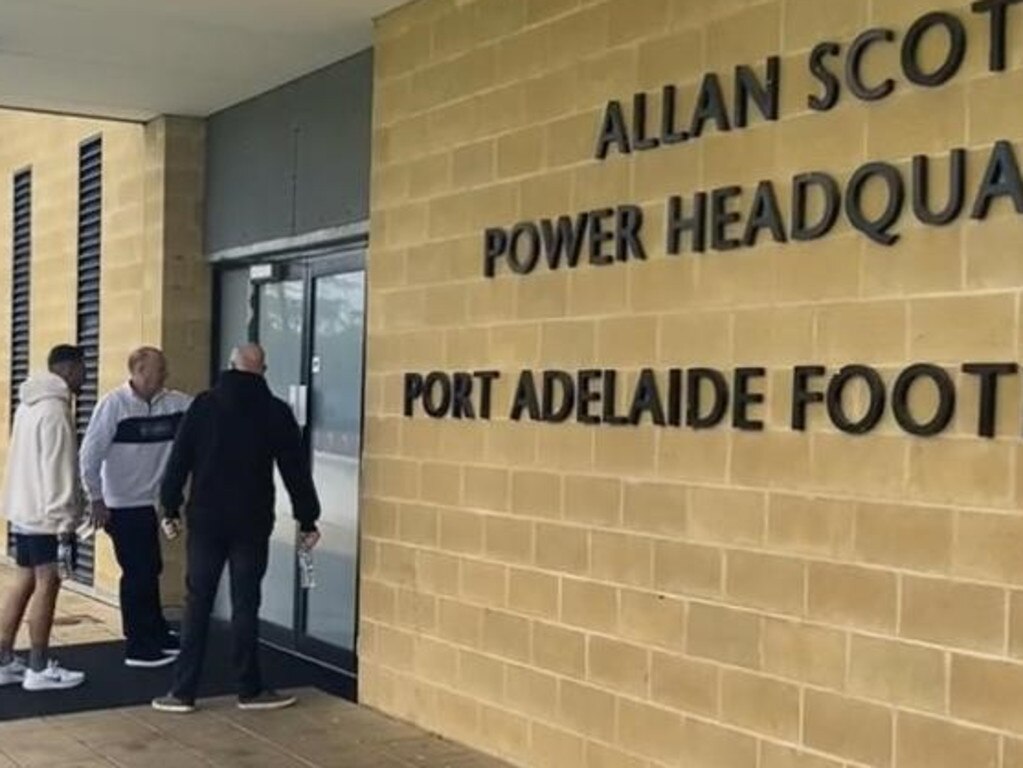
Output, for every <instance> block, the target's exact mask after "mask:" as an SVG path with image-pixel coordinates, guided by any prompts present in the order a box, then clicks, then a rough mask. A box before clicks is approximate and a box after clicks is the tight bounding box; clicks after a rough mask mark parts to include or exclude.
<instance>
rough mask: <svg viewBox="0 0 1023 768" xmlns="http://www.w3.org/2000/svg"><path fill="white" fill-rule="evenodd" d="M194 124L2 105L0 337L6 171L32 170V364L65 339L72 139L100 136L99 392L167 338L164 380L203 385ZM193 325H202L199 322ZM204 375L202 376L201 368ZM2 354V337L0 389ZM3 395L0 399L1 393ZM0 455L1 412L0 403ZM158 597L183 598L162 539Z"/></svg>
mask: <svg viewBox="0 0 1023 768" xmlns="http://www.w3.org/2000/svg"><path fill="white" fill-rule="evenodd" d="M202 135H203V133H202V124H201V122H197V121H190V120H180V119H166V118H161V119H159V120H156V121H153V122H152V123H150V124H148V125H145V126H143V125H139V124H129V123H120V122H107V121H101V120H86V119H76V118H66V117H55V116H49V115H35V114H31V113H25V112H11V111H6V112H5V111H0V337H2V338H9V334H10V320H11V317H10V285H11V214H10V211H11V194H12V191H11V178H12V176H13V174H14V173H17V172H18V171H20V170H22V169H23V168H25V167H27V166H31V168H32V276H31V280H32V294H31V341H30V344H31V364H32V365H31V367H32V370H38V369H40V368H42V367H44V366H45V363H46V354H47V352H48V351H49V349H50V348H51V347H52V346H53V345H55V344H59V343H65V342H72V343H73V342H74V340H75V332H76V326H75V323H76V320H75V307H76V303H75V302H76V275H77V271H76V270H77V227H78V147H79V145H80V144H81V143H82V142H85V141H88V140H90V139H92V138H94V137H96V136H102V138H103V221H102V246H101V248H102V251H101V253H102V255H101V261H102V270H103V271H102V285H101V288H100V297H101V307H100V333H101V338H100V370H99V390H100V392H101V393H106V392H108V391H110V390H111V389H114V388H115V387H117V386H119V385H120V384H122V383H123V382H124V381H125V379H126V378H127V369H126V366H127V359H128V355H129V354H130V352H131V351H132V350H133V349H135V348H136V347H138V346H140V345H142V344H155V345H157V346H159V345H161V344H166V346H167V347H168V352H169V354H170V357H171V359H170V365H171V373H172V382H171V385H172V386H176V387H179V388H182V389H184V390H186V391H193V392H194V391H197V390H198V389H199V388H201V387H202V386H204V385H205V383H206V372H207V364H208V360H209V332H210V317H209V316H210V304H209V289H208V274H207V272H208V269H207V267H206V265H205V264H204V262H203V257H202V250H201V221H200V201H201V194H202V184H201V179H202V170H201V169H202V162H203V154H202V151H203V144H202ZM198 326H201V327H198ZM200 372H201V375H200ZM9 389H10V356H9V347H8V346H7V344H6V343H4V344H2V345H0V393H2V394H3V396H4V397H5V398H6V397H8V394H9ZM4 402H7V400H4ZM0 411H2V415H0V461H3V462H5V461H6V448H7V434H8V432H9V429H10V426H9V424H8V421H9V416H8V410H7V409H4V408H0ZM96 547H97V554H96V587H97V588H98V589H99V590H101V591H104V592H108V593H110V594H116V593H117V580H118V578H119V576H120V571H119V569H118V566H117V563H116V561H115V558H114V554H113V549H112V547H111V545H110V541H109V539H108V537H106V536H99V537H97V539H96ZM165 557H166V561H167V562H166V569H165V575H164V598H165V603H168V604H170V605H175V604H180V601H181V599H182V596H183V592H184V585H183V579H182V561H183V551H182V548H181V546H180V545H173V546H171V545H168V546H166V547H165Z"/></svg>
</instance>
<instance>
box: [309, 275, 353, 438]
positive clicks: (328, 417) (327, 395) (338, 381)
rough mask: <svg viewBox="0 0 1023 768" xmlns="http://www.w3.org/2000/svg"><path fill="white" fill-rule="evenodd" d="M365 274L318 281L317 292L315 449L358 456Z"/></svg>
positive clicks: (314, 405) (338, 276)
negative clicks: (318, 366)
mask: <svg viewBox="0 0 1023 768" xmlns="http://www.w3.org/2000/svg"><path fill="white" fill-rule="evenodd" d="M364 281H365V279H364V276H363V274H361V273H360V274H357V275H337V276H334V277H329V278H322V279H320V280H319V281H318V282H317V289H316V353H317V354H318V355H319V357H320V373H319V374H318V375H317V376H316V377H315V379H314V387H313V398H314V402H313V407H314V409H315V411H316V414H317V416H316V422H317V429H316V431H315V433H314V435H315V438H314V447H315V448H316V450H319V451H325V452H329V453H334V454H340V455H344V456H349V457H356V456H358V453H359V446H360V427H361V418H362V345H363V319H364V307H365V299H364V294H363V286H364Z"/></svg>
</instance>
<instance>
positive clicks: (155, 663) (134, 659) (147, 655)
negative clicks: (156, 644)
mask: <svg viewBox="0 0 1023 768" xmlns="http://www.w3.org/2000/svg"><path fill="white" fill-rule="evenodd" d="M175 661H177V656H168V655H167V654H166V653H164V652H163V651H161V650H159V649H154V650H145V651H138V652H133V653H129V654H127V655H126V656H125V657H124V665H125V666H126V667H136V668H141V669H156V668H157V667H166V666H167V665H168V664H173V663H174V662H175Z"/></svg>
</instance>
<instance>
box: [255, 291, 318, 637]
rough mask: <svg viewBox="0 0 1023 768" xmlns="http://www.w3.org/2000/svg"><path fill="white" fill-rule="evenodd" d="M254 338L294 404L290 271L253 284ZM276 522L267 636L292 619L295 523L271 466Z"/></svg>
mask: <svg viewBox="0 0 1023 768" xmlns="http://www.w3.org/2000/svg"><path fill="white" fill-rule="evenodd" d="M255 293H256V296H255V306H256V334H255V336H256V340H257V341H258V342H259V343H260V344H262V345H263V348H264V349H265V350H266V358H267V371H266V381H267V384H269V385H270V389H271V391H272V392H273V393H274V395H276V396H277V397H279V398H281V399H282V400H285V401H287V402H289V403H292V404H294V399H295V396H296V387H298V386H299V385H300V384H301V382H302V378H303V376H302V366H303V360H302V349H303V341H304V338H305V331H306V321H305V301H306V300H305V295H306V294H305V280H304V278H302V277H296V276H295V272H294V271H292V273H291V274H290V275H289V276H287V277H286V278H285V279H282V280H278V281H271V282H265V283H259V284H257V285H256V286H255ZM274 485H275V486H276V508H275V510H274V513H275V516H276V522H275V525H274V530H273V534H272V535H271V537H270V562H269V564H268V566H267V573H266V578H265V579H264V580H263V602H262V607H261V610H260V617H261V618H262V619H263V621H265V622H267V623H268V624H269V625H270V627H268V629H270V630H271V634H277V633H278V631H280V632H285V633H288V632H290V630H291V628H292V626H293V625H294V623H295V611H296V607H297V606H296V603H295V585H296V573H295V530H294V529H295V526H294V523H293V519H294V518H293V517H292V512H291V500H290V499H289V498H288V494H287V491H286V490H285V488H284V482H283V480H282V479H281V475H280V473H279V472H278V471H277V469H276V467H275V468H274ZM275 630H276V631H275Z"/></svg>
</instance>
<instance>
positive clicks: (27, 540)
mask: <svg viewBox="0 0 1023 768" xmlns="http://www.w3.org/2000/svg"><path fill="white" fill-rule="evenodd" d="M14 552H15V561H16V562H17V563H18V566H19V567H21V568H35V567H36V566H40V565H50V564H52V563H56V562H57V537H56V536H53V535H48V534H36V533H16V534H14Z"/></svg>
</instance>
